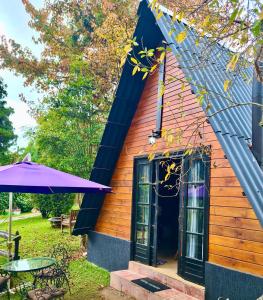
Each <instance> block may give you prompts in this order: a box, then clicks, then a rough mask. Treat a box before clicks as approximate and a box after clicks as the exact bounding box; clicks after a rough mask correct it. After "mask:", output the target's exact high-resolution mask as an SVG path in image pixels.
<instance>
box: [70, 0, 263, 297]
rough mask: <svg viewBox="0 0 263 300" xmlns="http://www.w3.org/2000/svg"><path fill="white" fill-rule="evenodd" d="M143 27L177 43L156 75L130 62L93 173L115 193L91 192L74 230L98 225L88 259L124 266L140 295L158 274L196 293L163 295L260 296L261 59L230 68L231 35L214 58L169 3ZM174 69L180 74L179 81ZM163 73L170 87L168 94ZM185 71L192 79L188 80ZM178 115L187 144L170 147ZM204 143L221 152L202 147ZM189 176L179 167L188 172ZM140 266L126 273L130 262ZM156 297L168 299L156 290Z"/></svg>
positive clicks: (147, 40)
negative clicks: (256, 73)
mask: <svg viewBox="0 0 263 300" xmlns="http://www.w3.org/2000/svg"><path fill="white" fill-rule="evenodd" d="M171 28H173V30H172V32H171ZM185 28H187V30H188V37H187V38H186V39H185V41H184V42H182V43H180V44H177V43H176V41H175V38H174V37H175V35H176V34H178V32H180V31H182V30H185ZM134 36H135V37H136V39H137V41H138V43H143V47H147V48H148V49H150V48H156V47H158V46H160V45H162V43H163V41H166V44H168V45H169V47H170V48H171V52H169V53H168V54H167V57H166V61H165V64H164V65H163V67H160V70H159V71H158V70H157V71H156V72H155V73H154V74H153V75H151V76H148V78H147V79H145V80H142V75H143V74H141V73H137V74H135V75H134V76H133V75H132V69H133V66H132V64H131V62H130V60H129V59H127V61H126V63H125V65H124V68H123V73H122V76H121V79H120V82H119V85H118V88H117V91H116V94H115V99H114V102H113V105H112V109H111V112H110V114H109V118H108V121H107V124H106V127H105V131H104V134H103V137H102V140H101V144H100V147H99V150H98V154H97V157H96V160H95V163H94V167H93V170H92V174H91V180H94V181H96V182H99V183H102V184H105V185H109V186H111V187H112V189H113V192H112V193H111V194H108V195H106V196H105V197H103V196H101V195H85V198H84V201H83V203H82V206H81V210H80V213H79V216H78V219H77V223H76V226H75V229H74V234H88V260H89V261H91V262H93V263H95V264H97V265H99V266H102V267H104V268H106V269H108V270H110V271H117V272H113V273H112V285H113V286H114V287H115V288H118V289H122V290H123V291H124V292H127V293H130V294H131V295H133V296H135V297H137V298H138V299H142V298H140V297H142V296H141V295H142V294H140V293H139V292H138V291H137V288H136V285H135V284H134V283H131V279H136V278H137V279H138V278H141V277H150V278H154V279H156V280H157V281H160V282H162V283H164V284H167V285H168V286H169V287H173V289H174V290H175V292H174V293H176V291H178V290H179V291H180V292H181V293H185V294H187V297H190V298H183V297H182V295H181V298H180V297H179V296H178V297H179V298H176V297H175V296H174V295H173V294H172V292H170V298H169V297H168V296H167V295H168V294H169V292H167V291H166V292H165V291H163V292H157V293H155V297H157V296H158V295H159V296H160V295H165V293H166V296H167V298H165V299H194V298H198V299H204V297H206V299H230V300H242V299H244V300H250V299H251V300H252V299H253V300H255V299H257V298H259V297H260V296H261V295H262V294H263V277H262V276H263V228H262V225H263V169H262V160H263V156H262V151H263V146H262V143H263V129H262V127H261V128H260V127H259V121H260V119H259V116H260V115H261V113H262V112H261V111H260V108H259V106H256V108H252V107H251V106H250V105H244V104H242V103H244V102H245V101H247V102H250V101H252V96H253V100H254V101H257V102H259V103H262V97H263V89H262V84H260V83H255V84H254V85H252V78H253V69H252V67H251V68H247V69H245V70H242V72H241V73H242V74H241V73H238V72H236V73H231V72H227V71H226V65H227V62H228V60H229V57H230V56H229V50H228V49H225V48H224V47H223V46H221V45H219V44H214V45H213V47H212V48H211V49H210V54H209V55H207V54H206V56H205V57H206V61H205V63H204V61H203V57H204V56H203V52H204V51H205V50H206V49H204V47H202V39H201V40H200V42H199V43H200V44H199V45H197V43H196V37H197V34H196V32H195V30H194V29H192V28H190V27H188V26H187V25H186V24H185V23H184V22H179V21H176V22H174V23H173V22H172V18H171V15H170V14H169V11H166V10H165V9H164V14H163V16H162V17H161V18H159V17H158V18H156V14H155V12H154V11H152V10H151V9H150V7H149V6H148V3H147V1H145V0H144V1H142V2H141V3H140V7H139V10H138V23H137V26H136V29H135V33H134ZM204 39H205V37H204ZM138 48H140V47H138ZM138 51H139V50H138ZM135 55H136V53H135ZM194 64H195V65H196V67H192V66H193V65H194ZM171 75H172V76H174V77H175V76H177V77H178V78H179V79H178V80H173V81H171V82H169V81H168V79H167V78H168V76H171ZM160 77H161V78H165V86H166V88H165V93H164V95H162V97H161V99H160V93H158V84H159V82H160ZM182 79H183V81H189V82H188V83H187V84H184V87H182V85H183V83H182ZM226 79H230V80H232V81H233V83H234V84H233V85H232V86H231V87H230V88H229V91H228V93H229V97H231V99H233V101H234V102H235V104H237V105H234V106H233V107H232V108H228V109H227V107H229V102H228V101H226V100H225V98H224V96H223V95H224V87H223V83H224V81H225V80H226ZM192 82H195V84H192ZM198 85H199V86H206V88H207V89H208V90H209V91H210V93H209V96H208V97H209V101H210V102H211V107H210V109H209V110H207V102H206V103H203V107H202V105H200V103H199V102H198V99H197V98H198V97H199V96H198V93H199V91H198V90H197V86H198ZM159 88H160V87H159ZM253 89H254V90H253ZM182 99H183V100H182ZM160 101H161V102H160ZM160 103H161V105H160ZM219 111H220V113H218V112H219ZM212 115H213V117H211V116H212ZM198 118H206V119H207V120H206V122H205V123H204V125H203V127H202V130H200V132H199V134H198V137H197V139H196V141H195V142H196V143H195V145H193V146H192V147H194V148H195V149H194V151H189V155H187V156H186V155H184V153H185V147H187V145H188V144H187V137H189V136H191V135H192V130H193V128H192V127H191V126H188V125H189V124H190V123H191V122H193V121H194V120H196V119H198ZM178 124H180V128H183V130H184V134H183V137H182V139H181V141H180V145H178V142H177V144H176V142H174V143H170V144H169V145H167V142H166V141H165V138H164V137H160V135H159V133H160V131H162V130H164V129H166V130H170V129H171V130H173V129H174V130H175V129H176V128H177V127H178V126H179V125H178ZM152 132H153V133H154V134H153V137H152V138H154V137H155V138H157V142H156V144H155V146H154V147H153V146H152V145H151V144H149V136H150V135H151V134H152ZM159 137H160V138H159ZM198 145H199V146H200V147H201V148H202V147H204V146H205V147H206V149H209V151H207V152H206V153H204V152H202V151H196V149H197V148H198ZM188 146H189V147H190V145H188ZM190 148H191V147H190ZM167 152H169V157H168V156H167V155H166V154H167ZM191 152H192V154H191ZM152 153H154V154H155V156H154V157H153V155H151V156H152V157H151V158H152V159H151V160H149V159H148V156H149V154H152ZM168 162H169V163H174V164H175V165H178V164H179V165H182V166H183V167H182V169H181V173H180V174H182V173H183V174H184V176H183V179H182V180H181V184H180V190H179V192H178V193H175V191H174V190H173V188H171V189H165V186H164V185H165V184H163V180H162V179H163V177H165V172H166V169H165V167H164V166H165V165H166V163H168ZM180 174H177V175H176V174H174V176H178V178H180V179H181V177H180ZM171 178H172V177H171ZM178 178H173V179H171V180H175V181H176V180H177V179H178ZM168 181H169V180H168ZM169 184H171V182H170V183H169ZM166 185H167V182H166ZM134 261H135V262H134ZM129 262H130V263H129ZM128 264H129V270H128V271H125V272H126V273H125V272H120V271H118V270H125V269H128ZM129 272H130V273H129ZM134 274H139V275H138V277H136V275H134ZM134 276H135V277H134ZM129 284H131V286H129ZM196 284H197V285H196ZM199 285H200V286H199ZM136 293H137V294H136ZM167 293H168V294H167ZM138 295H140V296H138ZM204 295H205V296H204ZM147 297H148V298H147ZM160 297H161V296H160ZM173 297H174V298H173ZM191 297H193V298H191ZM220 297H222V298H220ZM163 298H164V296H163ZM144 299H162V298H158V297H157V298H150V296H149V295H148V294H145V296H144Z"/></svg>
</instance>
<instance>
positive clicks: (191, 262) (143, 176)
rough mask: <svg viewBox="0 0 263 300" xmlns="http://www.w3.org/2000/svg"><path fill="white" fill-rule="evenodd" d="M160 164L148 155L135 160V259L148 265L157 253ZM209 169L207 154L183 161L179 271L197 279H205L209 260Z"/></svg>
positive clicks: (152, 263) (185, 276)
mask: <svg viewBox="0 0 263 300" xmlns="http://www.w3.org/2000/svg"><path fill="white" fill-rule="evenodd" d="M207 161H208V159H207ZM158 165H159V161H157V160H156V161H152V162H149V161H148V160H147V159H146V158H145V159H137V160H136V161H135V174H134V203H133V242H134V243H133V245H134V246H133V259H134V260H137V261H140V262H142V263H145V264H148V265H155V264H156V257H157V234H158V230H157V227H158V225H159V224H158V222H157V212H158V196H157V194H156V191H158V180H155V176H156V174H157V173H158V172H156V170H157V168H158ZM208 171H209V164H208V163H207V162H206V159H204V157H202V158H200V157H189V158H186V159H184V161H183V170H182V172H183V174H182V175H183V176H182V178H183V179H182V184H181V188H180V195H181V196H180V216H179V245H178V249H179V250H178V251H179V253H178V254H179V266H178V273H179V274H180V275H181V276H182V277H184V278H186V279H188V280H190V281H193V282H197V283H203V281H204V263H205V261H206V260H207V234H208V233H207V227H208V225H207V220H208V178H209V177H208ZM155 182H156V183H155ZM175 234H178V233H175ZM175 271H177V270H175Z"/></svg>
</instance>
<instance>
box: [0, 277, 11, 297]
mask: <svg viewBox="0 0 263 300" xmlns="http://www.w3.org/2000/svg"><path fill="white" fill-rule="evenodd" d="M9 280H10V275H9V274H7V273H4V272H3V271H0V293H2V292H5V291H6V293H7V298H8V299H10V293H9V288H8V281H9Z"/></svg>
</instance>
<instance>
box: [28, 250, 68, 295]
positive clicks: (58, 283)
mask: <svg viewBox="0 0 263 300" xmlns="http://www.w3.org/2000/svg"><path fill="white" fill-rule="evenodd" d="M50 257H52V258H55V259H56V264H55V265H54V266H52V267H50V268H48V269H44V270H41V271H40V272H38V273H36V274H35V275H34V277H35V279H34V283H35V282H37V281H38V280H43V281H45V280H46V281H48V282H49V283H51V284H52V285H54V286H55V287H56V288H61V287H63V286H65V284H66V285H67V287H68V290H69V292H70V282H69V275H70V274H69V261H70V255H69V250H68V248H67V247H66V246H65V245H61V244H59V245H55V246H54V247H53V248H52V249H51V252H50ZM34 285H35V284H34Z"/></svg>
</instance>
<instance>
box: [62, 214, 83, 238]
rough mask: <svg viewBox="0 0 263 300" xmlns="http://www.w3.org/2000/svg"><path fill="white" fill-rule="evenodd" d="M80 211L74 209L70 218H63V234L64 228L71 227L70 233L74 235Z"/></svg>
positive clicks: (63, 216)
mask: <svg viewBox="0 0 263 300" xmlns="http://www.w3.org/2000/svg"><path fill="white" fill-rule="evenodd" d="M78 213H79V209H72V210H71V212H70V214H69V216H65V215H62V216H61V232H63V229H64V227H69V232H70V234H72V229H73V226H74V225H75V224H76V220H77V216H78Z"/></svg>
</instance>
